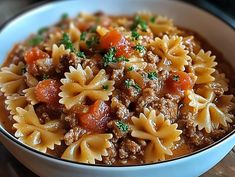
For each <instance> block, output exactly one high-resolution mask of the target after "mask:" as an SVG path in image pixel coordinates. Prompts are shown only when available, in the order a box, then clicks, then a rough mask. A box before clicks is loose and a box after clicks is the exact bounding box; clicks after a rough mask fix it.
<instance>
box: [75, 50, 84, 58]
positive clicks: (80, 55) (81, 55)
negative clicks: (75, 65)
mask: <svg viewBox="0 0 235 177" xmlns="http://www.w3.org/2000/svg"><path fill="white" fill-rule="evenodd" d="M76 55H77V56H78V57H80V58H86V55H85V54H84V52H81V51H79V52H76Z"/></svg>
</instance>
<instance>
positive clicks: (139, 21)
mask: <svg viewBox="0 0 235 177" xmlns="http://www.w3.org/2000/svg"><path fill="white" fill-rule="evenodd" d="M138 26H140V28H141V30H142V31H144V32H146V31H147V23H146V22H145V21H144V20H143V19H142V18H140V16H138V15H137V16H135V19H134V23H133V25H132V27H131V30H135V29H136V28H137V27H138Z"/></svg>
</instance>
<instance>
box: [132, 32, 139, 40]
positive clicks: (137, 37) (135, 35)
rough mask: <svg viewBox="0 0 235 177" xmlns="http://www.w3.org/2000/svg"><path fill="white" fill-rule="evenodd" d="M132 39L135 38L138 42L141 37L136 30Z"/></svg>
mask: <svg viewBox="0 0 235 177" xmlns="http://www.w3.org/2000/svg"><path fill="white" fill-rule="evenodd" d="M131 37H133V38H134V39H135V40H138V39H139V37H140V34H139V33H138V32H137V31H136V30H132V32H131Z"/></svg>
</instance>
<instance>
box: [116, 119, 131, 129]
mask: <svg viewBox="0 0 235 177" xmlns="http://www.w3.org/2000/svg"><path fill="white" fill-rule="evenodd" d="M115 124H116V125H117V127H118V128H119V130H121V131H122V132H128V130H129V126H128V124H126V123H124V122H122V121H120V120H118V121H116V122H115Z"/></svg>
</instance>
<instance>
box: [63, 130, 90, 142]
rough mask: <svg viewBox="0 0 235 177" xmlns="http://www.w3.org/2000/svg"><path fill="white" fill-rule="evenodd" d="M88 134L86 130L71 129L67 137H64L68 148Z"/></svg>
mask: <svg viewBox="0 0 235 177" xmlns="http://www.w3.org/2000/svg"><path fill="white" fill-rule="evenodd" d="M85 133H86V130H85V129H83V128H81V127H78V126H77V127H74V128H72V129H70V130H69V131H68V132H67V133H66V134H65V135H64V142H65V144H66V145H67V146H69V145H70V144H72V143H73V142H76V141H77V140H78V139H79V138H81V136H82V135H84V134H85Z"/></svg>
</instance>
